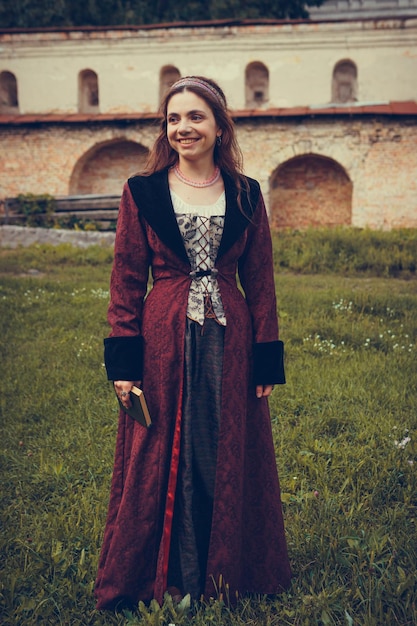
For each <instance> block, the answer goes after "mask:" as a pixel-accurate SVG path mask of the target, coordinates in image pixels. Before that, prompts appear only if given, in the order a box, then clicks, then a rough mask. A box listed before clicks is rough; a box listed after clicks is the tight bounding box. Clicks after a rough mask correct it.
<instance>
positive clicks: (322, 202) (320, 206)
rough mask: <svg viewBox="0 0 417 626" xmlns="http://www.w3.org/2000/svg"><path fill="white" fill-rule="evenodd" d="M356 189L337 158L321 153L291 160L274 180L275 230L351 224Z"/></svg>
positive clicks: (274, 175) (272, 198) (270, 196)
mask: <svg viewBox="0 0 417 626" xmlns="http://www.w3.org/2000/svg"><path fill="white" fill-rule="evenodd" d="M352 189H353V186H352V182H351V180H350V178H349V176H348V175H347V174H346V172H345V170H344V169H343V167H342V166H341V165H339V163H337V161H334V160H333V159H329V158H328V157H323V156H320V155H317V154H304V155H301V156H296V157H294V158H292V159H289V160H288V161H286V162H285V163H283V164H282V165H280V166H279V167H278V168H277V169H276V170H275V172H274V173H273V174H272V176H271V178H270V195H269V203H270V214H271V227H272V228H274V229H282V228H307V227H309V226H312V227H320V226H339V225H349V224H351V222H352Z"/></svg>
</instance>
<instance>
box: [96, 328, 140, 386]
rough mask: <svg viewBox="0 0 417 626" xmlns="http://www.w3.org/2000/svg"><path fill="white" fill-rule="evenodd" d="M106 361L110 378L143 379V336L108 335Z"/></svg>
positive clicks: (105, 343)
mask: <svg viewBox="0 0 417 626" xmlns="http://www.w3.org/2000/svg"><path fill="white" fill-rule="evenodd" d="M104 363H105V366H106V371H107V378H108V379H109V380H142V376H143V337H142V336H140V335H136V336H134V337H107V338H106V339H105V340H104Z"/></svg>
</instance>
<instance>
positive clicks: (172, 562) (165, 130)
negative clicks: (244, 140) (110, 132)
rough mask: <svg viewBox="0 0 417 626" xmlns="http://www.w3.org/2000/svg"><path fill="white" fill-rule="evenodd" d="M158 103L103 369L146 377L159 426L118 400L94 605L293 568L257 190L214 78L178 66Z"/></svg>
mask: <svg viewBox="0 0 417 626" xmlns="http://www.w3.org/2000/svg"><path fill="white" fill-rule="evenodd" d="M162 114H163V121H162V125H161V130H160V133H159V136H158V138H157V141H156V143H155V146H154V148H153V149H152V151H151V153H150V156H149V160H148V163H147V167H146V170H145V171H144V173H143V174H142V175H141V176H135V177H133V178H131V179H129V180H128V182H127V183H126V185H125V187H124V192H123V196H122V201H121V205H120V210H119V219H118V225H117V233H116V243H115V258H114V265H113V271H112V277H111V302H110V307H109V312H108V320H109V323H110V325H111V334H110V337H108V338H107V339H105V361H106V368H107V374H108V378H109V380H112V381H113V382H114V387H115V390H116V393H117V394H118V396H119V398H120V400H121V402H122V404H123V406H124V407H125V408H128V407H129V404H130V399H129V392H130V390H131V388H132V386H133V385H134V384H136V385H139V386H142V388H143V391H144V393H145V396H146V398H147V401H148V407H149V411H150V414H151V417H152V421H153V427H152V429H150V430H146V429H144V428H143V427H141V425H140V424H138V423H136V422H134V421H133V420H132V419H131V418H129V416H128V415H127V414H126V412H125V411H123V410H122V411H121V412H120V415H119V430H118V436H117V443H116V456H115V467H114V472H113V483H112V490H111V498H110V505H109V513H108V519H107V525H106V529H105V534H104V541H103V548H102V552H101V558H100V564H99V572H98V576H97V581H96V590H95V593H96V597H97V605H98V608H101V609H103V608H108V609H114V608H115V607H117V606H123V605H125V604H129V605H134V604H136V603H137V602H138V600H143V601H150V600H151V599H152V598H156V599H157V600H158V602H162V599H163V596H164V593H165V592H166V591H168V592H169V593H170V594H171V595H172V596H173V598H174V599H178V598H181V596H183V595H184V594H188V593H189V594H190V595H191V597H192V598H194V599H199V598H200V597H201V596H205V597H207V598H208V597H210V596H212V595H214V594H215V589H216V588H218V585H219V581H220V580H222V581H224V582H225V583H226V584H227V585H228V588H229V594H230V597H231V598H234V597H238V595H239V594H243V593H247V592H258V593H268V594H272V593H277V592H279V591H281V590H283V589H284V588H286V587H287V586H288V585H289V582H290V577H291V573H290V567H289V561H288V555H287V548H286V542H285V535H284V527H283V518H282V510H281V503H280V491H279V482H278V475H277V470H276V463H275V453H274V446H273V441H272V434H271V424H270V415H269V408H268V396H269V395H270V394H271V391H272V389H273V385H274V384H279V383H284V382H285V377H284V367H283V344H282V342H281V341H279V339H278V321H277V312H276V298H275V290H274V277H273V263H272V246H271V237H270V232H269V225H268V218H267V215H266V211H265V206H264V202H263V198H262V195H261V193H260V188H259V184H258V183H257V182H256V181H255V180H252V179H249V178H247V177H245V176H244V175H243V174H242V169H241V153H240V150H239V147H238V145H237V143H236V139H235V133H234V126H233V122H232V119H231V117H230V115H229V112H228V110H227V104H226V98H225V96H224V94H223V92H222V90H221V89H220V87H219V86H218V85H217V84H216V83H214V82H213V81H211V80H209V79H206V78H202V77H186V78H182V79H180V80H179V81H177V82H176V83H175V84H174V85H173V86H172V87H171V88H170V90H169V91H168V93H167V95H166V97H165V100H164V102H163V104H162ZM149 268H151V270H152V276H153V285H152V289H151V291H150V292H149V294H148V295H147V296H146V293H147V281H148V275H149ZM237 272H238V273H239V278H240V282H241V285H242V286H243V289H244V292H245V297H243V296H242V293H241V291H240V289H239V288H238V285H237V282H236V274H237ZM145 296H146V297H145Z"/></svg>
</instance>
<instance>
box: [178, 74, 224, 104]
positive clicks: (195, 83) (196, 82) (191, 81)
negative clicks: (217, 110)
mask: <svg viewBox="0 0 417 626" xmlns="http://www.w3.org/2000/svg"><path fill="white" fill-rule="evenodd" d="M177 87H200V89H204V91H207V92H208V93H210V94H211V95H212V96H214V97H215V98H216V99H217V100H218V101H219V102H220V104H221V105H222V107H225V106H226V101H225V99H224V97H223V96H222V94H221V93H220V91H218V90H217V89H216V88H215V87H213V86H212V85H210V83H207V82H206V81H205V80H203V79H202V78H197V77H196V76H185V77H184V78H180V79H179V80H177V82H176V83H174V84H173V85H172V86H171V89H170V91H173V90H174V89H176V88H177Z"/></svg>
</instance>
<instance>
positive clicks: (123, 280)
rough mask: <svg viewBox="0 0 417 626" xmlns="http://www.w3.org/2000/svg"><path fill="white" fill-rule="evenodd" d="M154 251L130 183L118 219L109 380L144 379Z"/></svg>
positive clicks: (107, 362) (108, 341) (110, 314)
mask: <svg viewBox="0 0 417 626" xmlns="http://www.w3.org/2000/svg"><path fill="white" fill-rule="evenodd" d="M149 264H150V250H149V246H148V241H147V238H146V233H145V229H144V227H143V225H142V223H141V222H140V220H139V215H138V208H137V206H136V204H135V202H134V200H133V198H132V194H131V192H130V189H129V186H128V184H127V183H126V184H125V186H124V188H123V194H122V198H121V201H120V207H119V213H118V218H117V229H116V240H115V247H114V261H113V269H112V273H111V280H110V305H109V309H108V316H107V319H108V322H109V324H110V326H111V332H110V336H109V337H107V338H106V339H105V340H104V361H105V365H106V370H107V377H108V379H109V380H140V379H141V378H142V374H143V337H142V335H141V319H142V309H143V301H144V298H145V295H146V291H147V284H148V276H149Z"/></svg>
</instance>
